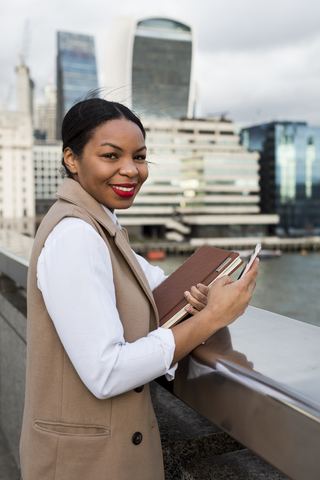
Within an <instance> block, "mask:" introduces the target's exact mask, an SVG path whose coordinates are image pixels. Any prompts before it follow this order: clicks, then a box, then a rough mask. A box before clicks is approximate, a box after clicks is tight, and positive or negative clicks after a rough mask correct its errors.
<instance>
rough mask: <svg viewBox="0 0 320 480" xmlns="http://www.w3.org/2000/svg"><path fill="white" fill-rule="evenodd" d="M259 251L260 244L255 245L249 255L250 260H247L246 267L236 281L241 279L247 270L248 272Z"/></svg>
mask: <svg viewBox="0 0 320 480" xmlns="http://www.w3.org/2000/svg"><path fill="white" fill-rule="evenodd" d="M260 251H261V243H257V245H256V246H255V248H254V250H253V252H252V253H251V255H250V258H249V261H248V263H247V265H246V266H245V267H244V269H243V270H242V272H241V273H240V275H239V277H238V280H239V278H241V277H243V275H245V274H246V273H247V272H248V270H250V267H251V265H252V264H253V262H254V260H255V258H256V257H257V256H258V255H259V253H260Z"/></svg>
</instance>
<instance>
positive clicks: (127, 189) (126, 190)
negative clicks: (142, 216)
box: [110, 183, 137, 197]
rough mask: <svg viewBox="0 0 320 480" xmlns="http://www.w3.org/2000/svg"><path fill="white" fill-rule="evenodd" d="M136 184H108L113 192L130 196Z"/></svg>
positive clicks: (121, 195) (122, 195) (120, 195)
mask: <svg viewBox="0 0 320 480" xmlns="http://www.w3.org/2000/svg"><path fill="white" fill-rule="evenodd" d="M136 186H137V184H136V183H117V184H115V185H110V188H112V190H113V191H114V193H116V194H117V195H118V196H119V197H132V196H133V195H134V191H135V188H136Z"/></svg>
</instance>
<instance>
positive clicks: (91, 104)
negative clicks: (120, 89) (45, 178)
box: [61, 98, 146, 178]
mask: <svg viewBox="0 0 320 480" xmlns="http://www.w3.org/2000/svg"><path fill="white" fill-rule="evenodd" d="M121 118H124V119H126V120H130V121H131V122H133V123H135V124H136V125H138V127H139V128H140V130H141V132H142V135H143V138H146V132H145V129H144V128H143V125H142V123H141V121H140V120H139V118H138V117H137V116H136V115H135V114H134V113H133V112H132V111H131V110H130V109H129V108H127V107H125V106H124V105H121V103H116V102H109V101H108V100H104V99H102V98H89V99H87V100H83V101H82V102H79V103H77V104H76V105H74V106H73V107H71V108H70V110H69V111H68V112H67V114H66V115H65V117H64V119H63V122H62V129H61V133H62V152H64V150H65V148H67V147H69V148H70V149H71V150H72V151H73V153H74V154H75V156H76V157H78V158H81V155H82V153H83V149H84V147H85V146H86V144H87V143H88V142H89V140H90V139H91V138H92V136H93V134H94V132H95V130H96V129H97V128H98V127H100V126H101V125H103V124H104V123H106V122H109V121H110V120H118V119H121ZM61 163H62V166H63V167H64V169H65V172H66V174H67V176H68V177H70V178H73V175H72V173H71V172H70V170H69V169H68V167H67V166H66V165H65V162H64V158H63V157H62V161H61ZM65 172H64V173H65Z"/></svg>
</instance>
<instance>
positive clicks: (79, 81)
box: [57, 32, 98, 139]
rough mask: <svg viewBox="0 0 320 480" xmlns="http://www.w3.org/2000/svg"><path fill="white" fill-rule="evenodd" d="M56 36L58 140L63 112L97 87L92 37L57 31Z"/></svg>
mask: <svg viewBox="0 0 320 480" xmlns="http://www.w3.org/2000/svg"><path fill="white" fill-rule="evenodd" d="M57 39H58V55H57V138H58V139H61V125H62V120H63V117H64V115H65V114H66V113H67V111H68V110H69V109H70V108H71V107H72V106H73V105H74V104H75V103H77V101H79V100H81V99H83V98H84V97H85V96H86V95H87V94H89V93H90V92H91V91H92V90H95V89H97V88H98V76H97V64H96V57H95V50H94V39H93V37H92V36H89V35H80V34H75V33H68V32H58V37H57Z"/></svg>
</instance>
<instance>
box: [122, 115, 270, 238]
mask: <svg viewBox="0 0 320 480" xmlns="http://www.w3.org/2000/svg"><path fill="white" fill-rule="evenodd" d="M143 123H144V125H145V128H146V131H147V139H146V142H147V143H146V144H147V149H148V160H149V162H150V165H149V170H150V173H149V178H148V180H147V182H146V183H145V184H144V185H143V187H142V189H141V191H140V192H139V194H138V195H137V197H136V199H135V201H134V204H133V205H132V207H130V209H128V210H123V211H121V210H119V211H117V215H118V216H119V220H120V222H121V224H122V225H124V226H125V227H126V228H127V229H128V231H129V232H130V233H131V235H132V238H133V239H134V237H135V235H136V236H137V237H138V238H139V237H151V238H152V237H154V238H166V239H168V240H170V239H171V240H180V241H182V240H184V239H190V238H199V237H200V238H210V237H249V236H250V237H263V236H266V235H268V232H269V230H270V226H274V225H276V224H277V223H278V222H279V218H278V216H277V215H276V214H267V215H266V214H261V211H260V206H259V203H260V187H259V163H258V160H259V154H258V153H249V152H248V151H247V150H246V149H245V148H244V147H243V146H241V145H240V144H239V136H238V135H235V132H234V130H235V128H234V124H233V123H232V122H230V121H226V120H222V119H198V120H195V119H193V120H180V121H178V120H152V119H147V118H146V119H143Z"/></svg>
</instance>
